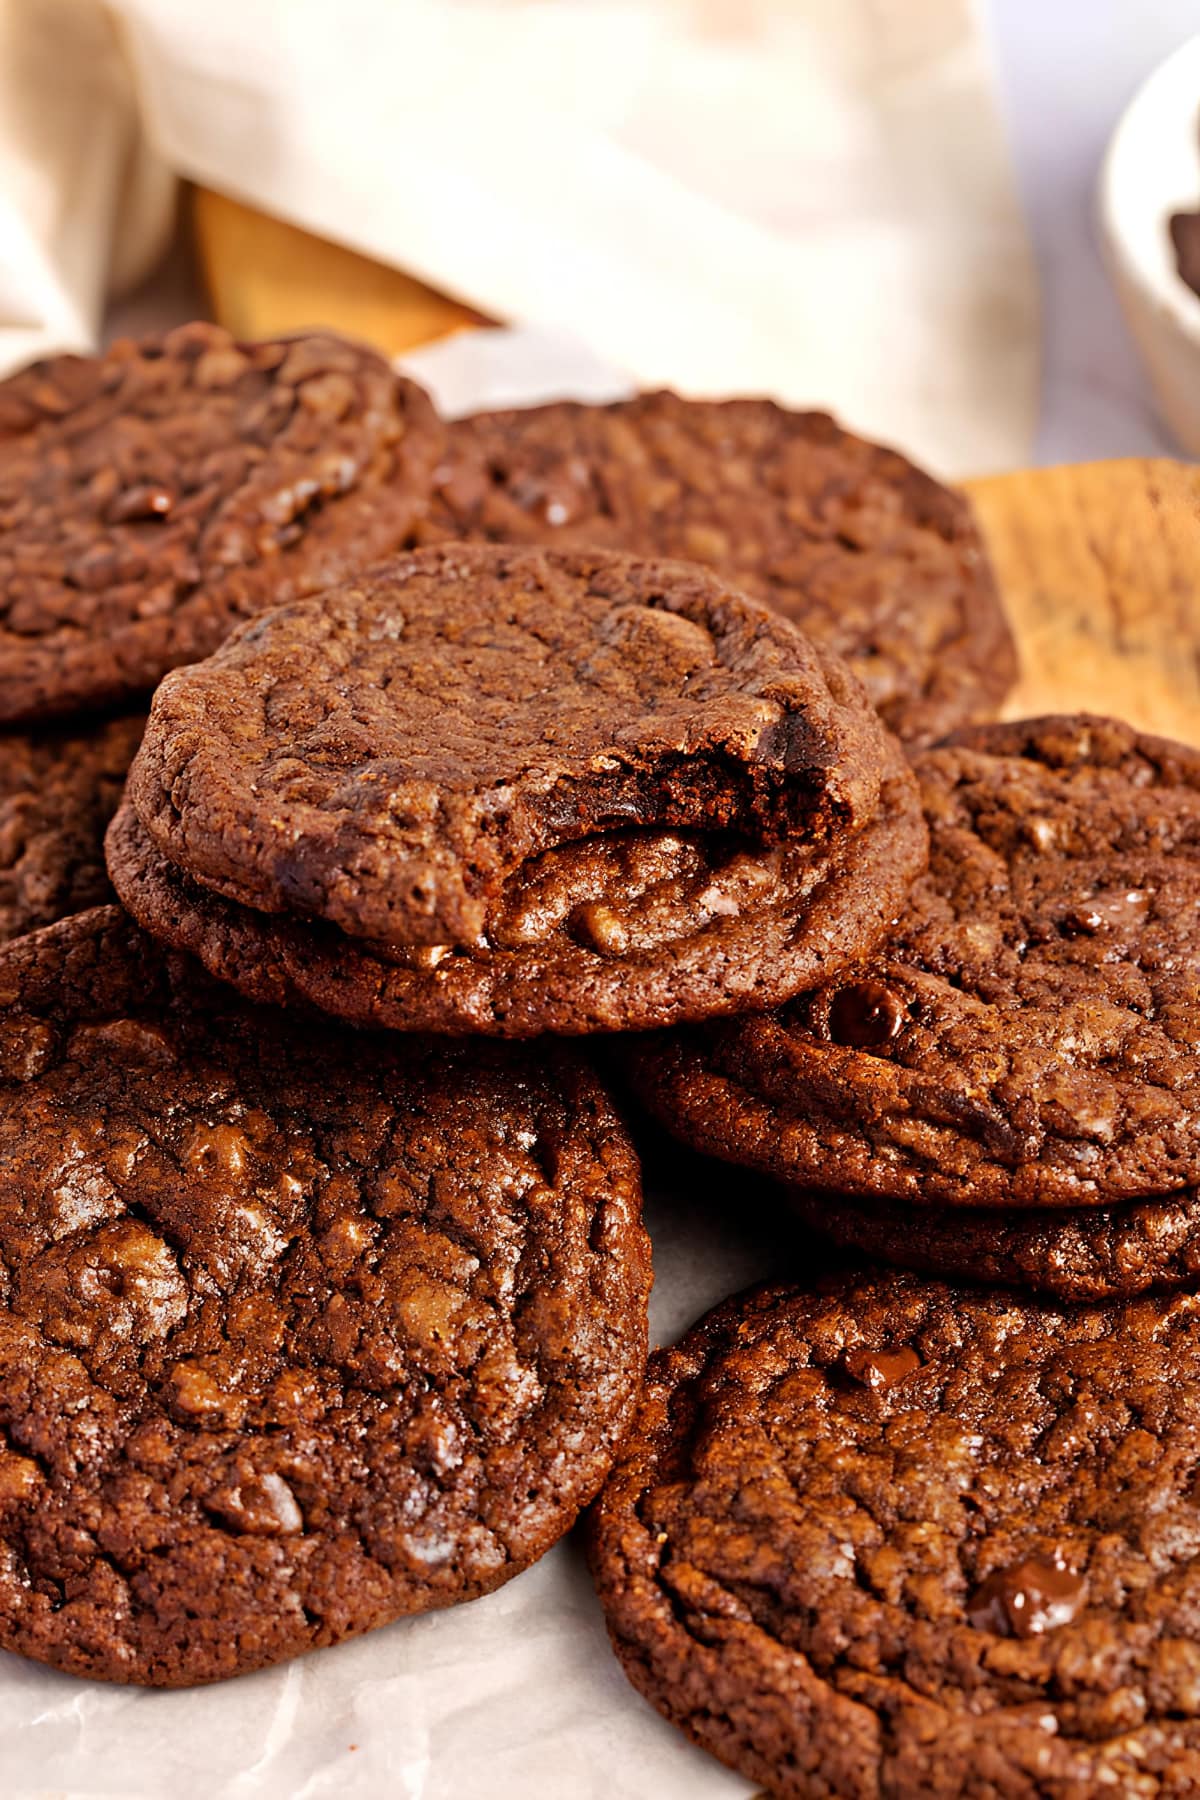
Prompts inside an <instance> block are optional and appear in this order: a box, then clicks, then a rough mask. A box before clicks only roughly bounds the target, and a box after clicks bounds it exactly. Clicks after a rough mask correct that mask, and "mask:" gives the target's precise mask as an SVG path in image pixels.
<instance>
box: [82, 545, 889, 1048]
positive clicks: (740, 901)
mask: <svg viewBox="0 0 1200 1800" xmlns="http://www.w3.org/2000/svg"><path fill="white" fill-rule="evenodd" d="M129 794H130V801H131V805H132V808H133V809H134V811H135V812H136V814H137V820H136V822H135V820H133V819H132V818H130V819H128V820H126V821H124V823H123V826H122V828H121V830H120V831H119V832H118V833H115V834H114V839H113V846H112V850H111V866H112V869H113V872H114V880H115V883H116V886H117V890H118V892H119V893H120V894H121V895H122V897H123V898H124V899H125V902H126V904H127V905H129V906H130V907H131V908H132V910H133V911H134V912H135V914H136V915H137V917H138V918H139V919H141V920H142V921H143V923H144V924H145V925H146V926H147V927H148V928H149V929H151V930H153V931H155V932H157V933H159V934H160V935H162V936H163V937H165V938H167V939H168V941H171V942H175V943H182V944H187V945H188V946H189V947H192V948H194V949H196V950H197V951H198V952H199V953H200V954H201V955H202V956H203V957H204V960H205V961H206V962H207V963H208V965H209V967H210V968H212V969H213V970H214V972H219V973H221V974H223V975H225V976H226V977H227V978H229V979H232V980H233V981H235V983H236V984H237V985H238V986H240V987H242V988H243V989H244V990H245V991H247V992H249V993H251V994H252V995H253V996H254V997H259V998H261V997H265V996H264V994H263V990H262V987H261V985H256V984H259V983H260V982H261V981H262V980H266V979H268V978H269V977H270V976H271V974H272V972H275V973H279V972H280V971H283V970H286V975H287V980H288V982H289V983H290V984H292V985H293V986H294V987H295V988H296V989H297V990H298V991H301V992H306V993H307V994H308V996H309V997H310V998H312V999H314V1000H316V1001H317V1002H318V1004H320V1005H322V1006H326V1007H328V1008H329V1010H331V1011H335V1012H338V1013H340V1014H342V1015H343V1016H344V1017H347V1018H351V1019H354V1020H358V1021H362V1020H369V1021H372V1022H375V1023H379V1024H385V1023H386V1024H391V1025H398V1026H400V1027H407V1028H413V1027H417V1026H420V1027H429V1028H436V1029H440V1030H460V1029H465V1030H484V1031H487V1030H493V1031H497V1032H501V1033H511V1034H515V1035H529V1034H532V1033H535V1032H538V1031H545V1030H555V1031H586V1030H595V1029H614V1028H619V1027H621V1026H628V1025H637V1024H646V1023H649V1022H651V1021H655V1020H657V1021H666V1020H669V1019H672V1018H687V1017H696V1016H701V1017H703V1016H707V1015H708V1014H710V1013H712V1012H717V1011H722V1010H729V1009H730V1008H731V1007H734V1006H737V1005H744V1004H746V1003H747V1002H748V1001H749V1002H751V1003H758V1004H762V1005H769V1004H770V1003H771V1001H772V998H773V997H778V998H782V997H784V996H785V995H787V994H791V993H794V992H795V991H796V990H797V988H799V987H802V986H804V985H805V984H806V983H809V982H811V981H812V980H814V979H820V978H821V976H822V975H823V974H824V973H826V972H827V971H828V970H830V969H834V968H838V967H841V966H842V965H843V964H845V962H846V961H847V960H848V959H849V958H850V957H852V956H853V955H854V954H855V953H856V951H857V950H858V948H859V947H860V946H861V945H862V944H864V943H873V942H875V941H877V939H878V938H879V937H880V936H881V935H882V932H883V930H884V929H885V927H886V924H887V922H888V920H889V919H890V918H891V917H892V915H893V914H894V912H895V909H896V907H897V905H898V904H899V902H900V901H901V900H902V898H903V896H904V894H905V892H906V890H907V888H908V886H909V884H910V882H911V880H912V878H913V876H914V874H915V873H916V872H917V870H918V868H920V867H921V866H922V865H923V862H924V855H925V846H924V828H923V826H922V824H921V822H920V818H919V808H918V807H917V804H916V798H915V789H914V787H913V784H912V780H911V776H910V775H909V773H908V770H907V767H906V765H905V764H904V762H903V759H902V758H901V756H900V754H899V752H898V750H897V749H896V747H895V745H894V744H893V743H892V742H891V741H890V740H889V739H888V738H887V737H886V735H885V733H884V732H883V730H882V728H881V727H880V725H879V722H878V720H877V719H876V718H875V716H874V715H873V714H872V712H871V710H870V708H869V705H868V703H867V701H866V699H865V696H864V695H863V693H862V690H861V688H860V687H859V686H858V684H857V683H856V682H855V681H854V679H853V678H852V677H851V676H850V675H849V674H848V672H847V671H846V670H845V668H844V667H842V666H841V665H840V664H837V663H836V662H834V661H833V660H832V659H829V658H825V657H823V656H821V655H820V654H819V653H817V652H815V651H814V650H813V649H812V648H811V646H810V645H809V644H808V643H807V641H806V640H805V639H804V638H803V637H802V636H801V635H800V633H799V632H798V631H797V630H796V629H795V627H794V626H791V625H789V624H788V623H787V622H786V621H785V620H782V619H777V618H773V617H772V615H771V614H769V613H768V612H766V611H765V610H764V609H763V608H761V607H759V606H756V605H755V604H754V603H753V602H751V601H748V600H746V599H744V598H743V597H742V596H740V595H737V594H735V593H733V592H731V591H730V590H729V589H728V588H726V587H725V586H724V585H723V584H722V583H721V582H720V581H719V580H718V579H717V578H716V577H715V576H712V575H710V574H708V573H707V572H706V571H704V570H701V569H696V568H694V567H691V566H689V565H686V564H672V563H639V562H635V561H632V560H631V559H629V558H625V557H615V556H610V555H607V554H606V553H604V552H571V551H539V550H520V549H505V548H494V547H491V546H463V545H457V546H452V547H450V548H447V549H443V550H440V551H432V552H431V551H426V552H423V553H421V554H418V555H415V556H409V557H405V558H401V559H399V560H397V561H396V562H394V563H391V564H387V565H383V566H382V567H381V568H379V569H376V570H374V571H372V572H371V574H370V575H369V576H368V577H364V579H363V580H362V581H361V582H360V583H358V584H356V585H353V586H348V587H345V588H343V589H341V590H339V591H337V592H336V593H329V594H326V595H323V596H321V598H320V600H319V601H317V602H312V603H300V604H296V605H293V606H290V607H287V608H283V609H281V610H279V611H277V612H275V613H273V614H271V615H270V616H269V617H267V618H263V619H260V620H257V621H254V622H253V623H252V624H251V625H249V626H248V627H246V628H244V629H242V630H241V631H239V632H238V633H237V634H235V635H234V636H233V637H232V638H231V639H230V640H229V642H228V643H227V644H226V645H225V646H224V648H223V649H222V650H221V651H220V652H219V653H218V654H217V655H216V656H214V657H213V658H211V659H210V661H208V662H207V663H204V664H200V665H197V666H195V667H193V668H191V669H186V670H179V671H177V672H176V673H175V674H174V675H172V676H170V677H169V678H168V679H167V680H166V681H165V682H164V683H163V684H162V686H161V687H160V689H159V690H158V692H157V694H156V695H155V699H154V705H153V710H152V714H151V720H150V724H149V725H148V727H147V733H146V738H145V741H144V743H143V746H142V750H141V752H140V754H139V756H138V759H137V761H136V763H135V765H134V768H133V771H132V773H131V776H130V787H129ZM181 878H182V879H181ZM172 887H173V889H174V898H172V897H171V895H170V894H169V893H168V892H167V890H168V889H169V888H172ZM218 899H223V900H226V901H231V902H232V903H233V906H232V908H230V907H228V906H226V907H218V906H216V905H215V904H213V902H215V901H216V900H218ZM197 914H200V915H202V917H200V920H199V923H197V919H196V917H193V916H192V915H197ZM312 920H315V921H319V922H320V926H319V927H318V926H315V925H313V924H312V923H310V921H312ZM214 922H216V936H217V938H219V939H221V940H223V942H222V944H221V946H219V947H218V948H215V949H214V947H213V945H214V938H213V930H212V927H213V924H214ZM331 927H336V928H337V929H336V931H332V932H331V930H330V928H331ZM235 940H236V942H235ZM243 946H244V947H243Z"/></svg>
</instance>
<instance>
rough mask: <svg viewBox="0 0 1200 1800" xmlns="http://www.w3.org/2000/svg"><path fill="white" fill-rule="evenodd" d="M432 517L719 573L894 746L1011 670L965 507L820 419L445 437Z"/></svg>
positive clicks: (543, 427) (650, 414) (928, 733)
mask: <svg viewBox="0 0 1200 1800" xmlns="http://www.w3.org/2000/svg"><path fill="white" fill-rule="evenodd" d="M432 518H433V519H434V520H435V521H436V523H437V524H438V526H439V528H440V529H441V530H443V531H448V532H451V533H455V534H465V535H467V536H482V537H486V538H491V539H493V540H504V541H509V542H515V543H521V542H529V541H534V542H553V543H556V544H603V545H607V546H609V547H610V548H616V549H623V550H631V551H634V552H636V553H637V554H638V555H641V556H678V557H685V558H687V559H688V560H689V561H694V562H699V563H705V564H708V565H710V566H711V567H713V568H715V569H717V570H718V571H719V572H720V573H721V575H723V576H724V577H725V579H726V580H728V581H730V582H732V583H733V584H734V586H736V587H739V588H741V589H743V590H744V591H745V592H746V593H749V594H753V595H754V596H755V598H757V599H759V600H763V601H766V602H767V603H768V604H769V605H771V606H774V607H776V608H778V610H779V611H780V612H782V613H785V614H786V615H787V616H788V617H789V618H792V619H795V620H796V622H797V623H798V624H799V625H800V626H801V627H802V628H803V629H804V631H806V632H807V633H808V634H809V636H811V637H812V638H813V639H814V641H815V642H816V643H818V644H820V645H821V647H822V648H823V649H826V650H832V651H834V652H835V653H836V654H837V655H838V656H841V657H844V658H845V659H846V661H847V662H848V663H849V664H850V666H851V668H852V669H853V670H854V672H855V674H856V675H858V676H859V677H860V679H861V680H862V681H863V682H864V684H865V686H866V688H867V691H868V693H869V694H870V696H871V699H872V700H873V701H874V703H875V705H876V706H877V707H878V708H879V710H880V712H881V713H882V714H883V717H884V719H885V720H886V721H887V723H888V724H889V725H890V726H891V727H892V729H893V730H894V731H896V732H897V733H898V734H899V735H900V736H901V737H902V738H905V739H907V740H909V741H911V742H915V743H927V742H930V741H932V740H933V739H935V738H939V737H942V736H944V735H945V733H946V732H948V731H950V730H952V729H953V728H954V727H955V726H956V725H960V724H962V723H964V722H965V721H966V720H969V719H973V718H981V717H987V716H989V715H990V714H991V713H992V712H994V711H995V709H996V706H997V705H998V704H999V702H1000V700H1001V699H1003V697H1004V695H1005V693H1006V692H1007V690H1008V689H1009V687H1010V686H1011V685H1012V682H1013V679H1014V677H1015V674H1016V654H1015V651H1014V648H1013V642H1012V637H1011V635H1010V633H1009V630H1008V626H1007V624H1006V622H1005V618H1004V613H1003V610H1002V608H1001V605H1000V601H999V598H998V595H997V592H996V588H995V584H994V582H993V580H992V576H991V572H990V570H989V568H988V563H987V556H986V553H985V551H984V548H983V542H982V539H981V538H980V535H979V531H978V529H977V527H976V525H975V523H974V520H973V518H972V516H971V512H970V508H969V506H968V504H967V502H966V500H965V499H964V498H963V497H962V495H960V494H956V493H953V492H952V491H951V490H950V489H948V488H945V487H942V486H941V485H940V484H939V483H938V482H936V481H934V480H932V479H931V477H930V476H928V475H925V474H922V472H921V471H920V470H919V469H916V468H914V467H913V465H912V464H911V463H910V462H908V461H906V459H905V458H904V457H902V456H899V455H897V454H896V453H895V451H892V450H885V449H882V448H881V447H880V446H879V445H877V444H870V443H865V442H864V441H863V440H862V439H861V438H857V437H854V436H852V435H851V433H850V432H848V431H843V430H842V429H841V428H840V426H838V425H837V424H835V422H834V421H833V420H832V419H831V418H829V417H827V415H826V414H824V413H814V412H805V413H796V412H787V411H785V410H784V409H783V408H782V407H779V406H776V405H774V404H773V403H772V402H771V401H769V400H728V401H722V402H714V401H698V400H683V399H680V397H679V396H678V395H677V394H671V393H654V394H641V395H639V396H638V398H637V399H634V400H628V401H623V402H620V403H619V404H617V405H614V406H584V405H578V404H571V403H560V404H556V405H553V406H539V407H534V408H532V409H528V410H525V411H516V412H496V413H483V414H481V415H479V416H478V417H476V418H473V419H465V420H461V421H459V422H458V423H457V424H455V425H452V426H451V427H450V454H449V456H448V458H447V461H446V464H445V466H444V468H443V471H442V475H441V480H440V489H439V496H438V501H437V503H436V504H435V507H434V509H433V513H432Z"/></svg>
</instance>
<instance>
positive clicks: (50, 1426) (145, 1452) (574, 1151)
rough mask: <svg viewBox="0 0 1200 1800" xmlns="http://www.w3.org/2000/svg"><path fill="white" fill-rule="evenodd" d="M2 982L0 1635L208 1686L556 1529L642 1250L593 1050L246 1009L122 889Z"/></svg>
mask: <svg viewBox="0 0 1200 1800" xmlns="http://www.w3.org/2000/svg"><path fill="white" fill-rule="evenodd" d="M0 995H2V1005H0V1085H2V1088H3V1106H2V1107H0V1168H2V1169H3V1181H2V1182H0V1647H3V1648H5V1649H8V1650H15V1651H18V1652H20V1653H22V1654H24V1655H26V1656H32V1657H36V1658H38V1659H39V1660H41V1661H45V1662H48V1663H51V1664H53V1665H54V1666H56V1667H57V1668H60V1669H64V1670H67V1671H69V1672H70V1673H72V1674H77V1675H86V1676H92V1677H97V1678H100V1679H107V1680H115V1681H126V1682H138V1683H146V1684H151V1685H161V1686H180V1685H185V1684H188V1683H192V1682H204V1681H213V1680H216V1679H219V1678H221V1677H225V1676H229V1675H236V1674H239V1673H242V1672H243V1671H245V1670H249V1669H254V1668H258V1667H261V1666H263V1665H265V1664H269V1663H274V1662H278V1661H279V1660H281V1659H282V1658H285V1657H291V1656H296V1655H298V1654H300V1653H301V1652H303V1651H307V1650H311V1649H315V1648H318V1647H320V1646H322V1645H327V1644H333V1643H336V1642H338V1641H339V1640H341V1639H343V1638H346V1637H348V1636H351V1635H352V1634H354V1633H356V1632H361V1631H365V1630H368V1629H370V1628H371V1627H373V1626H377V1625H382V1624H384V1623H386V1622H387V1621H388V1620H390V1619H394V1618H396V1617H398V1616H400V1615H401V1614H405V1613H413V1612H419V1611H422V1610H425V1609H427V1608H431V1607H438V1606H446V1605H450V1604H452V1603H453V1602H456V1601H459V1600H465V1599H469V1598H470V1597H471V1596H473V1595H476V1594H481V1593H484V1592H486V1591H488V1590H489V1589H491V1588H494V1587H496V1586H498V1585H499V1584H500V1583H501V1582H504V1581H506V1580H507V1579H508V1578H509V1577H510V1576H512V1575H515V1574H516V1573H517V1572H518V1571H519V1570H521V1569H522V1568H524V1567H525V1566H526V1565H527V1564H528V1563H530V1562H532V1561H533V1560H534V1559H535V1558H536V1557H538V1556H540V1555H541V1554H542V1552H543V1551H545V1550H546V1549H547V1548H548V1547H549V1546H550V1545H551V1544H552V1543H553V1542H554V1541H555V1540H556V1539H557V1538H559V1537H560V1536H561V1535H562V1533H563V1532H564V1531H565V1530H566V1529H567V1527H568V1526H569V1525H570V1523H571V1521H572V1519H573V1518H574V1517H575V1514H576V1513H577V1511H578V1509H579V1507H580V1506H581V1505H583V1504H584V1503H585V1502H586V1501H587V1500H589V1499H590V1498H591V1496H592V1495H593V1494H594V1492H595V1491H596V1488H597V1486H598V1485H599V1483H600V1481H601V1479H602V1478H603V1475H604V1473H605V1471H606V1470H607V1468H608V1466H609V1464H610V1462H611V1460H612V1457H613V1455H614V1452H615V1449H616V1446H617V1444H618V1442H619V1441H620V1438H621V1436H622V1435H623V1432H624V1430H625V1428H626V1426H627V1424H628V1420H629V1416H630V1409H631V1407H632V1405H633V1402H634V1399H635V1396H636V1393H637V1389H638V1385H639V1382H640V1379H641V1375H642V1371H643V1367H644V1359H645V1347H646V1303H647V1293H648V1288H649V1281H650V1267H649V1252H648V1245H647V1241H646V1238H645V1235H644V1232H643V1229H642V1226H641V1222H640V1195H639V1181H638V1170H637V1162H636V1158H635V1157H634V1154H633V1151H632V1149H631V1147H630V1144H629V1141H628V1139H627V1137H626V1134H625V1132H624V1130H623V1128H622V1127H621V1125H620V1123H619V1121H618V1119H617V1117H616V1115H615V1113H614V1111H613V1109H612V1107H611V1105H610V1103H609V1101H608V1099H607V1097H606V1096H605V1094H604V1092H603V1091H602V1089H601V1088H600V1087H599V1085H598V1083H597V1081H596V1080H595V1078H594V1076H593V1075H592V1074H591V1073H590V1072H589V1070H588V1069H587V1068H586V1067H585V1065H584V1064H583V1063H582V1061H580V1060H577V1059H576V1058H575V1057H574V1056H573V1055H571V1054H570V1053H569V1052H567V1051H565V1050H555V1051H553V1052H535V1051H524V1050H516V1049H512V1048H509V1049H508V1050H507V1051H506V1052H505V1053H504V1054H503V1055H501V1054H500V1053H498V1052H495V1051H493V1049H492V1047H490V1046H481V1047H480V1046H465V1045H453V1046H451V1045H431V1044H430V1043H428V1042H425V1041H422V1040H420V1039H416V1038H413V1039H408V1038H401V1037H397V1036H396V1035H394V1034H392V1035H388V1036H385V1037H378V1036H373V1035H370V1034H367V1033H359V1032H343V1031H341V1030H339V1029H338V1028H336V1027H334V1026H332V1025H330V1024H329V1023H328V1022H326V1023H324V1024H321V1023H319V1022H316V1021H314V1020H313V1019H312V1018H311V1017H297V1016H293V1017H287V1016H285V1015H283V1014H281V1013H275V1012H272V1013H266V1012H261V1011H257V1010H255V1009H253V1008H251V1007H247V1006H245V1005H244V1004H243V1003H242V1002H241V1001H239V1000H238V999H237V997H236V996H235V995H234V994H233V993H232V992H231V991H230V990H229V989H228V988H224V987H221V986H218V985H217V984H216V983H213V982H212V981H210V980H209V978H208V977H207V976H206V975H205V974H204V973H203V971H202V970H200V969H199V968H197V967H196V966H195V965H194V964H192V963H190V962H189V961H188V960H187V959H186V958H184V957H181V956H178V955H176V954H174V953H170V952H165V951H162V950H161V949H160V948H159V947H158V946H157V945H156V944H154V943H153V942H152V941H151V940H150V939H148V938H146V937H145V936H144V935H143V934H142V932H141V931H139V930H138V928H137V927H136V926H135V925H134V924H133V923H132V922H131V921H130V920H128V919H127V918H126V917H125V916H124V915H123V914H122V913H120V912H119V911H118V909H117V908H115V907H113V908H99V909H97V910H95V911H93V912H90V913H84V914H81V915H78V916H76V917H75V918H73V919H69V920H66V921H63V922H62V923H61V924H59V925H54V926H50V927H48V928H47V929H46V930H44V931H41V932H36V933H33V934H31V935H30V936H28V937H25V938H22V939H21V940H20V941H19V942H17V943H15V944H12V945H9V946H8V947H7V948H5V949H3V950H0Z"/></svg>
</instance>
